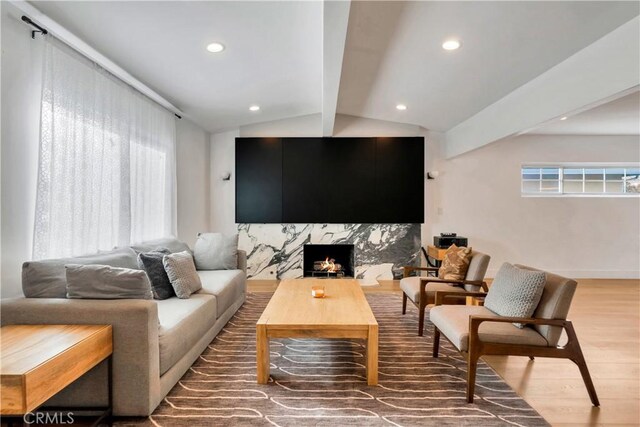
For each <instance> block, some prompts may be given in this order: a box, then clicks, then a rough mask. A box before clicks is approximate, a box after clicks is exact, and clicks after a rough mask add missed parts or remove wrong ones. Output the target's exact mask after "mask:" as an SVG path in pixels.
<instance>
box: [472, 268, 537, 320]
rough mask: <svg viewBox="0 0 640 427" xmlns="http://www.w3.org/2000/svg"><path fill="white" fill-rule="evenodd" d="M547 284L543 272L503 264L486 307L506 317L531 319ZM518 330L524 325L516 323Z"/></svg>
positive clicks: (488, 296) (485, 304) (487, 299)
mask: <svg viewBox="0 0 640 427" xmlns="http://www.w3.org/2000/svg"><path fill="white" fill-rule="evenodd" d="M545 282H546V278H545V273H544V272H543V271H531V270H525V269H522V268H518V267H515V266H513V265H511V264H509V263H506V262H505V263H504V264H502V267H500V270H498V273H497V274H496V277H495V279H494V280H493V283H492V285H491V288H490V289H489V292H488V293H487V297H486V298H485V301H484V306H485V307H486V308H488V309H489V310H491V311H492V312H494V313H496V314H498V315H500V316H506V317H531V316H532V315H533V312H534V311H535V310H536V307H537V306H538V303H539V302H540V297H542V292H543V291H544V285H545ZM514 325H515V326H516V327H518V328H523V327H524V325H521V324H520V323H514Z"/></svg>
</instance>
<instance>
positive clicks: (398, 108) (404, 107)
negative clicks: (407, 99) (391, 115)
mask: <svg viewBox="0 0 640 427" xmlns="http://www.w3.org/2000/svg"><path fill="white" fill-rule="evenodd" d="M396 109H397V110H400V111H404V110H406V109H407V106H406V105H404V104H398V105H396Z"/></svg>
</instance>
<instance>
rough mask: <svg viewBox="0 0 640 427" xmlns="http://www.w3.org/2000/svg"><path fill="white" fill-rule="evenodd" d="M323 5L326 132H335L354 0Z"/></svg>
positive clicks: (323, 120)
mask: <svg viewBox="0 0 640 427" xmlns="http://www.w3.org/2000/svg"><path fill="white" fill-rule="evenodd" d="M322 8H323V9H322V135H323V136H333V127H334V125H335V121H336V111H337V109H338V91H339V90H340V75H341V74H342V60H343V57H344V46H345V42H346V40H347V27H348V25H349V9H350V8H351V1H350V0H349V1H324V2H323V6H322Z"/></svg>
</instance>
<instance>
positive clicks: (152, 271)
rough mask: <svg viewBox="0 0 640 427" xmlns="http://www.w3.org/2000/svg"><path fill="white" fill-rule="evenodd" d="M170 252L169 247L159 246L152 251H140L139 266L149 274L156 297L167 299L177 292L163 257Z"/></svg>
mask: <svg viewBox="0 0 640 427" xmlns="http://www.w3.org/2000/svg"><path fill="white" fill-rule="evenodd" d="M170 253H171V251H169V249H167V248H157V249H155V250H153V251H151V252H140V253H139V254H138V267H140V268H141V269H142V270H144V271H145V272H146V273H147V276H149V281H151V288H152V290H153V297H154V298H155V299H167V298H171V297H172V296H174V295H175V294H176V293H175V292H174V291H173V286H171V281H170V280H169V276H167V272H166V271H165V269H164V264H163V263H162V258H163V257H164V256H165V255H169V254H170Z"/></svg>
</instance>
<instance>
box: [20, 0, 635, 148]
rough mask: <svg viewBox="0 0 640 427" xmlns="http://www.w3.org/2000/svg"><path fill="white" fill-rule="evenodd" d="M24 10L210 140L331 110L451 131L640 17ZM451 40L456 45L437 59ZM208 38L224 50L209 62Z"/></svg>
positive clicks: (434, 5) (487, 5) (162, 7)
mask: <svg viewBox="0 0 640 427" xmlns="http://www.w3.org/2000/svg"><path fill="white" fill-rule="evenodd" d="M31 4H33V5H34V6H35V7H37V8H38V9H40V10H41V11H42V12H44V13H45V14H46V15H48V16H49V17H50V18H52V19H53V20H55V21H57V22H58V23H59V24H61V25H62V26H64V27H66V28H67V29H68V30H70V31H71V32H72V33H74V34H75V35H77V36H78V37H80V38H81V39H83V40H84V41H85V42H87V43H88V44H90V45H91V46H92V47H94V48H95V49H96V50H98V51H99V52H100V53H102V54H103V55H105V56H106V57H108V58H109V59H111V60H112V61H113V62H115V63H116V64H118V65H120V66H121V67H122V68H124V69H125V70H127V71H128V72H129V73H131V74H132V75H134V76H135V77H136V78H138V79H139V80H140V81H142V82H143V83H145V84H146V85H148V86H149V87H151V88H152V89H154V90H155V91H156V92H157V93H159V94H160V95H162V96H163V97H165V98H166V99H167V100H169V101H170V102H171V103H172V104H174V105H175V106H177V107H178V108H180V110H181V111H182V112H184V114H185V115H186V116H187V117H189V118H190V119H192V120H193V121H195V122H196V123H198V124H200V125H201V126H202V127H203V128H205V129H207V130H209V131H211V132H217V131H221V130H224V129H228V128H233V127H237V126H241V125H247V124H252V123H259V122H264V121H269V120H276V119H282V118H287V117H294V116H301V115H306V114H313V113H323V114H324V119H325V122H324V124H325V128H326V129H328V131H327V130H325V133H328V134H331V130H332V128H333V123H334V119H335V114H336V113H342V114H348V115H352V116H360V117H366V118H372V119H380V120H387V121H395V122H401V123H408V124H413V125H419V126H422V127H424V128H426V129H429V130H434V131H440V132H448V131H452V130H454V131H457V130H456V127H458V128H460V127H464V126H463V125H464V124H465V123H466V121H468V120H469V119H470V118H473V117H474V116H475V115H478V114H480V113H482V112H483V111H485V110H486V109H487V107H489V106H492V105H495V104H497V103H498V102H499V101H500V100H502V99H503V98H505V97H507V96H509V95H510V94H513V93H514V92H517V91H518V90H519V88H522V87H525V86H526V85H527V84H529V83H530V82H531V81H533V80H535V79H536V78H538V79H540V76H544V75H545V73H547V72H548V71H549V70H551V69H553V68H554V67H556V66H557V65H558V64H561V63H563V61H566V60H567V58H570V57H572V55H574V54H576V53H577V52H580V51H581V50H583V49H585V48H586V47H588V46H590V45H592V44H594V43H595V42H596V41H598V40H599V39H601V38H603V37H605V36H607V35H608V34H609V33H612V32H613V31H614V30H616V29H617V28H619V27H621V26H623V25H624V24H625V23H628V22H630V21H632V20H634V19H638V18H637V16H638V14H639V13H640V6H639V3H638V2H635V1H628V2H625V1H602V2H597V1H594V2H592V1H584V2H580V1H558V2H536V1H531V2H529V1H518V2H516V1H514V2H449V1H442V2H438V1H429V2H417V1H416V2H404V1H392V2H378V1H353V2H321V1H265V2H262V1H256V2H226V1H215V2H198V1H139V2H136V1H127V2H111V1H108V2H107V1H68V2H65V1H42V2H31ZM448 38H456V39H459V40H460V41H461V42H462V47H461V48H460V49H458V50H456V51H445V50H443V49H442V47H441V45H442V43H443V41H444V40H446V39H448ZM213 41H217V42H221V43H223V44H224V45H225V47H226V49H225V50H224V51H223V52H221V53H218V54H212V53H209V52H207V50H206V49H205V47H206V46H207V44H208V43H210V42H213ZM632 59H633V58H632ZM636 62H637V61H636ZM631 71H634V70H631ZM612 90H613V89H612ZM615 90H619V88H618V89H615ZM605 95H607V96H609V95H611V94H604V93H601V94H598V95H597V96H600V97H604V96H605ZM594 96H596V95H594ZM576 102H578V101H577V100H576ZM580 102H586V101H584V100H582V101H580ZM399 103H402V104H405V105H406V106H407V109H406V110H405V111H399V110H397V109H396V105H397V104H399ZM253 104H256V105H259V106H260V107H261V109H260V111H258V112H251V111H249V106H250V105H253ZM576 105H577V104H576ZM566 108H574V106H567V107H566ZM564 112H565V111H560V112H559V114H563V113H564ZM567 113H569V111H567ZM554 114H555V112H554ZM454 133H455V132H454ZM458 133H459V132H458ZM453 136H456V135H453Z"/></svg>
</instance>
